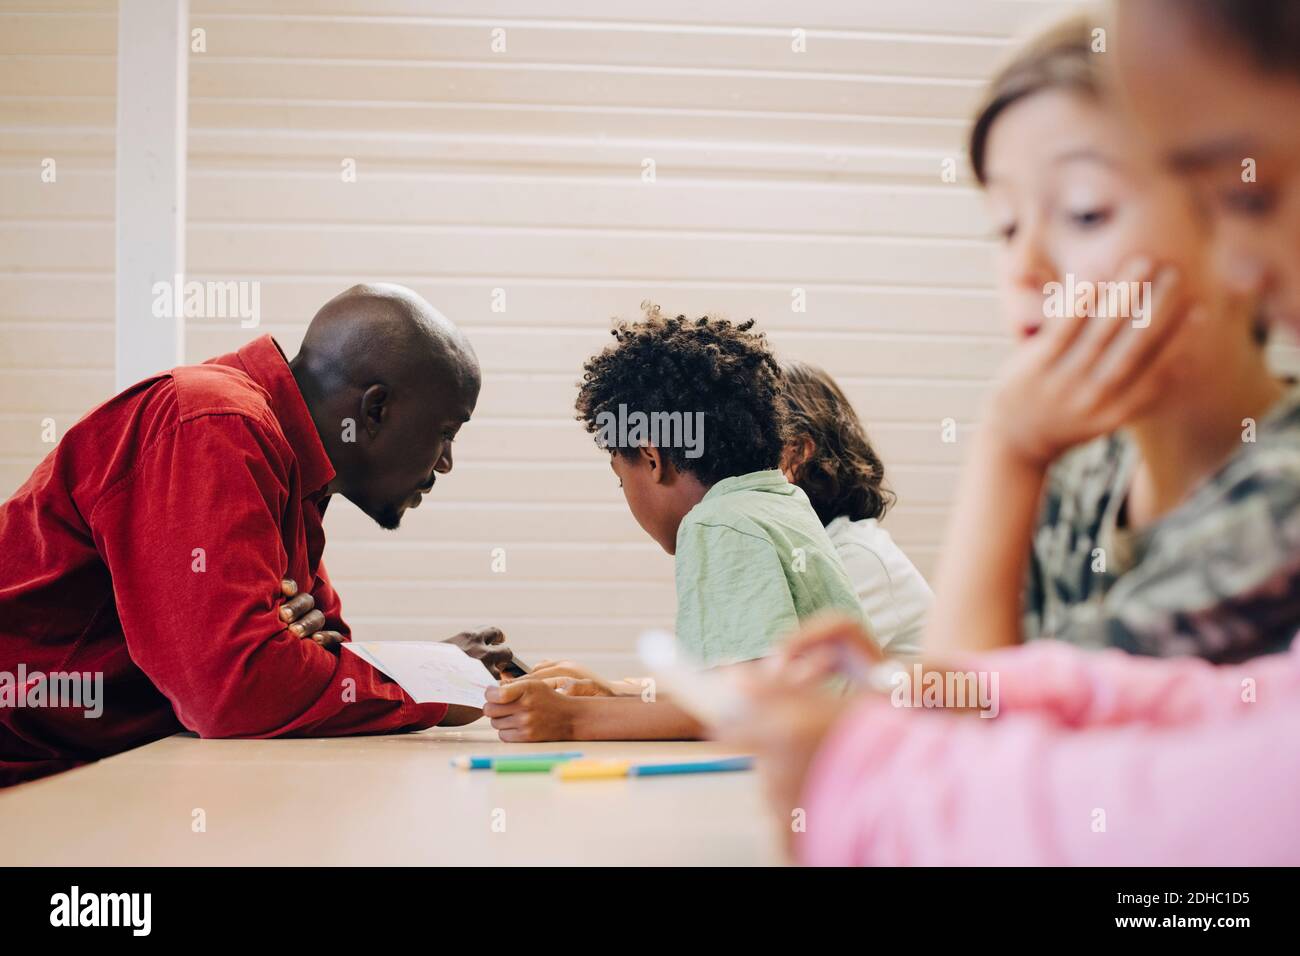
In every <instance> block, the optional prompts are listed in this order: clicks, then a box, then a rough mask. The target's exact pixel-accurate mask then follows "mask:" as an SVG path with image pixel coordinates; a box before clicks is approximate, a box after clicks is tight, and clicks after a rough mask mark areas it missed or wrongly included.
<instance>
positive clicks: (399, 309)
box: [298, 282, 479, 389]
mask: <svg viewBox="0 0 1300 956" xmlns="http://www.w3.org/2000/svg"><path fill="white" fill-rule="evenodd" d="M298 359H299V360H301V361H302V362H303V363H304V364H305V365H306V367H307V368H309V369H311V370H312V371H313V372H315V373H317V374H320V375H321V376H323V377H325V378H327V379H328V378H331V377H338V378H340V379H342V380H343V381H346V382H348V383H349V384H353V385H361V386H364V385H367V384H370V383H372V382H375V381H385V382H388V383H390V384H398V383H412V384H416V385H422V384H430V383H431V382H433V381H434V380H437V379H441V378H444V377H446V376H450V377H452V379H453V380H454V381H455V382H456V384H457V385H458V386H460V387H463V388H475V389H477V383H478V381H479V367H478V358H477V357H476V356H475V354H474V349H473V347H472V346H471V345H470V344H469V339H467V338H466V337H465V333H463V332H462V331H461V330H460V329H458V328H457V327H456V326H455V325H453V324H452V323H451V321H450V320H449V319H448V318H447V317H446V316H444V315H443V314H442V313H441V312H439V311H438V310H437V309H435V308H434V307H433V306H432V305H430V304H429V303H428V302H427V301H425V299H424V298H423V297H422V296H420V295H419V294H417V293H416V292H414V291H412V290H411V289H408V288H407V287H406V286H402V285H395V284H392V283H385V282H379V283H373V284H369V283H364V284H361V285H354V286H353V287H352V288H350V289H348V290H347V291H346V292H341V293H339V294H338V295H336V296H335V297H334V298H332V299H330V300H329V301H328V302H326V303H325V304H324V305H323V306H321V308H320V311H319V312H317V313H316V316H315V318H313V319H312V320H311V325H310V326H308V328H307V334H306V335H305V336H304V337H303V340H302V347H301V348H300V349H299V352H298Z"/></svg>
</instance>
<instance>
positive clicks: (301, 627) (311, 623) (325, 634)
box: [280, 578, 343, 654]
mask: <svg viewBox="0 0 1300 956" xmlns="http://www.w3.org/2000/svg"><path fill="white" fill-rule="evenodd" d="M280 593H281V594H283V595H284V596H285V597H286V598H288V600H287V601H285V602H284V603H283V604H281V605H280V620H281V621H283V622H284V623H285V624H286V625H288V627H289V633H290V634H292V635H293V636H294V637H301V638H308V637H310V638H311V639H312V640H313V641H315V642H316V643H317V644H319V645H320V646H321V647H323V648H325V650H327V651H329V652H330V653H332V654H337V653H338V652H339V648H340V647H341V646H342V645H343V635H342V634H340V633H339V632H338V631H327V630H324V627H325V615H324V614H322V613H321V612H320V611H318V610H316V601H315V599H314V598H313V597H312V596H311V595H310V594H299V593H298V583H297V582H296V581H294V580H293V579H291V578H285V579H284V580H283V581H281V582H280Z"/></svg>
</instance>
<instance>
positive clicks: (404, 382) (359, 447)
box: [289, 283, 480, 528]
mask: <svg viewBox="0 0 1300 956" xmlns="http://www.w3.org/2000/svg"><path fill="white" fill-rule="evenodd" d="M289 365H290V368H291V369H292V370H293V374H294V378H295V379H296V380H297V382H298V387H299V389H300V390H301V391H302V394H303V399H304V400H305V401H306V402H307V407H308V408H309V409H310V411H311V415H312V420H313V421H315V423H316V430H317V431H318V432H319V433H320V436H321V441H322V442H323V443H324V445H325V450H326V452H327V453H328V454H329V457H330V462H331V463H332V464H333V465H334V470H335V472H336V477H335V480H334V481H333V482H331V483H330V484H331V489H330V490H331V491H332V492H337V493H339V494H342V495H343V496H344V497H346V498H348V499H349V500H350V501H352V502H353V503H354V504H356V505H357V507H359V508H360V509H361V510H362V511H364V512H365V513H366V514H368V515H369V516H370V517H371V518H373V519H374V520H375V521H376V522H378V523H379V524H380V525H381V526H383V527H385V528H396V527H397V525H398V523H399V522H400V521H401V518H402V514H403V513H404V512H405V511H406V510H407V509H408V508H412V507H415V506H417V505H418V504H419V503H420V500H421V498H422V496H423V495H424V494H427V493H428V492H429V491H430V490H432V488H433V485H434V482H435V481H436V479H437V475H439V474H445V473H447V472H449V471H451V467H452V457H451V443H452V440H453V439H454V438H455V436H456V432H457V431H458V430H459V429H460V427H461V426H462V425H463V424H464V423H465V422H467V421H469V417H470V415H471V414H472V412H473V411H474V406H475V405H476V404H477V402H478V392H479V384H480V372H479V365H478V359H477V358H476V357H475V355H474V349H473V348H472V347H471V346H470V344H469V340H468V339H467V338H466V337H465V335H464V333H463V332H461V331H460V330H459V329H458V328H456V326H455V325H453V324H452V323H451V322H450V321H449V320H448V319H447V318H446V317H445V316H444V315H443V314H442V313H441V312H439V311H438V310H437V309H435V308H434V307H433V306H432V305H430V304H429V303H428V302H426V301H425V300H424V299H423V298H421V297H420V296H419V295H417V294H416V293H415V292H413V291H411V290H410V289H408V288H406V287H405V286H400V285H390V284H387V283H377V284H373V285H372V284H366V285H356V286H353V287H352V288H350V289H348V290H347V291H346V292H343V293H341V294H340V295H337V296H335V297H334V298H333V299H330V301H329V302H327V303H325V305H324V306H323V307H322V308H321V310H320V311H319V312H317V313H316V316H315V318H313V319H312V321H311V325H310V326H308V328H307V334H306V335H305V336H304V337H303V340H302V347H301V349H300V350H299V352H298V355H297V356H296V357H295V358H294V360H293V361H292V362H290V363H289Z"/></svg>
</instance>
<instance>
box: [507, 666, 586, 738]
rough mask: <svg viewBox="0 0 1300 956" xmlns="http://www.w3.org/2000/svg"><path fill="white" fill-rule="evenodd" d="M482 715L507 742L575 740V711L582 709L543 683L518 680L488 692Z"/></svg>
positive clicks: (578, 704)
mask: <svg viewBox="0 0 1300 956" xmlns="http://www.w3.org/2000/svg"><path fill="white" fill-rule="evenodd" d="M486 696H487V703H486V704H484V705H483V715H484V716H485V717H488V718H490V719H491V721H492V727H493V729H494V730H496V731H497V733H498V734H499V735H500V737H501V739H502V740H504V741H506V742H507V743H535V742H537V741H542V740H572V739H574V738H573V722H574V721H573V719H574V716H575V715H574V708H575V707H576V706H581V702H575V701H574V700H572V699H571V698H570V697H567V696H565V695H564V694H559V693H556V691H555V689H554V688H552V687H551V686H549V684H548V683H547V682H546V681H543V680H516V681H511V682H510V683H507V684H501V685H499V686H497V687H489V688H488V689H487V695H486Z"/></svg>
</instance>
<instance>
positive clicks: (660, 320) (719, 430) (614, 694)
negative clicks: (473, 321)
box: [484, 307, 861, 741]
mask: <svg viewBox="0 0 1300 956" xmlns="http://www.w3.org/2000/svg"><path fill="white" fill-rule="evenodd" d="M753 325H754V323H753V320H752V319H751V320H749V321H746V322H740V323H732V322H729V321H727V320H725V319H717V318H711V317H708V316H706V317H704V318H699V319H688V318H687V317H686V316H681V315H679V316H676V317H675V318H673V317H667V316H664V315H662V314H661V313H660V311H659V309H658V307H650V308H649V309H648V311H647V313H646V316H645V318H644V319H642V320H641V321H639V322H619V323H618V324H617V325H616V326H615V327H614V329H613V330H612V333H611V334H612V335H613V336H614V339H615V342H614V344H613V345H610V346H608V347H607V348H606V349H605V350H604V351H602V352H600V353H599V354H598V355H595V356H593V357H592V358H591V359H589V360H588V361H587V363H586V364H585V365H584V367H583V379H582V384H581V386H580V388H579V391H578V400H577V411H578V418H579V420H580V421H582V422H583V424H584V425H585V427H586V429H587V431H589V432H591V433H592V434H593V435H595V437H596V442H597V444H598V445H600V446H601V447H603V448H605V449H606V450H608V451H609V454H610V467H611V468H612V469H613V471H614V474H615V475H616V476H617V477H618V481H619V487H620V488H622V489H623V495H624V497H625V498H626V499H627V504H628V508H629V509H630V510H631V512H632V516H633V517H634V518H636V520H637V523H638V524H640V525H641V527H642V528H643V529H644V530H645V532H646V533H647V534H649V535H650V537H651V538H653V539H654V540H655V541H656V542H658V544H659V546H660V547H662V548H663V549H664V550H665V551H667V552H668V553H669V554H671V555H674V558H675V578H676V586H677V639H678V642H679V644H680V645H681V646H682V647H683V648H684V649H685V650H686V651H687V652H688V653H689V654H691V655H692V656H694V657H695V658H696V660H697V661H698V662H699V663H701V664H703V665H705V666H708V667H717V666H724V665H733V664H740V663H743V662H746V661H752V660H756V659H758V658H761V657H764V656H766V655H767V654H769V653H770V652H771V651H772V650H773V649H774V647H775V645H776V644H777V642H778V641H779V640H780V639H781V638H782V637H783V636H784V635H785V634H787V633H788V632H789V631H791V630H792V629H793V628H794V627H796V626H797V624H798V623H799V622H800V621H802V620H804V619H805V618H807V617H809V616H810V615H812V614H814V613H816V612H818V611H822V610H827V609H836V610H840V611H843V612H845V613H847V614H850V615H855V616H860V615H861V610H860V606H859V604H858V600H857V597H856V595H855V593H854V590H853V585H852V583H851V582H850V580H849V578H848V575H847V573H846V572H845V570H844V566H843V564H841V562H840V559H839V557H838V556H837V554H836V551H835V547H834V545H833V544H832V543H831V541H830V539H829V538H828V537H827V536H826V531H825V529H824V528H823V527H822V523H821V521H820V520H819V519H818V518H817V514H816V512H815V511H814V510H813V507H812V505H811V504H810V503H809V501H808V497H807V495H805V494H804V492H803V491H801V490H800V489H799V488H798V487H796V486H795V485H792V484H790V482H788V481H787V480H786V478H785V476H784V475H783V474H782V473H781V471H780V462H781V453H782V450H783V448H784V446H785V439H786V404H785V398H784V380H783V377H782V372H781V368H780V365H779V364H778V363H777V361H776V359H775V358H774V357H773V355H772V353H771V351H770V350H769V349H768V346H767V343H766V341H765V339H764V337H763V335H762V334H761V333H758V332H754V331H753ZM641 692H642V686H641V682H639V681H619V682H610V681H606V680H603V679H601V678H600V677H598V676H596V675H595V674H593V673H592V672H591V671H589V670H587V669H585V668H583V667H580V666H578V665H575V664H571V663H568V662H564V663H558V664H545V665H539V666H538V667H537V668H536V669H535V670H534V671H533V673H532V674H531V675H529V678H528V679H524V680H519V681H514V682H511V683H506V684H503V685H502V686H501V687H499V688H493V689H491V690H490V691H489V695H488V704H487V707H486V708H485V709H484V714H485V715H486V716H488V717H490V718H492V725H493V727H495V728H496V729H497V730H498V731H499V732H500V735H501V739H502V740H507V741H537V740H600V739H611V740H614V739H618V740H633V739H641V740H653V739H681V738H691V737H697V736H700V735H701V733H702V730H701V728H700V727H699V726H698V725H697V724H696V722H695V721H694V720H693V719H692V718H690V716H689V715H687V714H686V713H685V712H684V711H682V710H681V709H679V708H678V707H676V706H674V705H673V704H672V702H671V701H668V700H663V699H660V700H658V701H645V700H643V699H642V693H641Z"/></svg>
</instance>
